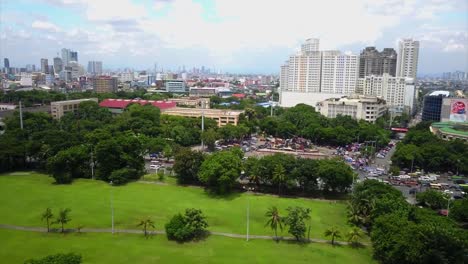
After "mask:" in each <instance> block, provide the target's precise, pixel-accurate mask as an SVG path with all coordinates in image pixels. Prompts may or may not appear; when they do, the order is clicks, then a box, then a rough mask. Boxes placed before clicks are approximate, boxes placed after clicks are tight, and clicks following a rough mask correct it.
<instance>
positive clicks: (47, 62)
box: [41, 59, 49, 74]
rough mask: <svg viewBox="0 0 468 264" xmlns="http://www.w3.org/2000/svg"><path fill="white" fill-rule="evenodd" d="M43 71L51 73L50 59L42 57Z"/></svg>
mask: <svg viewBox="0 0 468 264" xmlns="http://www.w3.org/2000/svg"><path fill="white" fill-rule="evenodd" d="M41 72H42V73H45V74H48V73H49V61H48V60H47V59H41Z"/></svg>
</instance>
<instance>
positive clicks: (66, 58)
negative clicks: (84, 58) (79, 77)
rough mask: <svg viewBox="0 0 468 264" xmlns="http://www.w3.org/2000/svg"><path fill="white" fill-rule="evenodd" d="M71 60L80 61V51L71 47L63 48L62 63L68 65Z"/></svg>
mask: <svg viewBox="0 0 468 264" xmlns="http://www.w3.org/2000/svg"><path fill="white" fill-rule="evenodd" d="M71 61H76V62H78V52H76V51H72V50H70V49H65V48H64V49H62V64H63V66H68V65H69V64H70V62H71Z"/></svg>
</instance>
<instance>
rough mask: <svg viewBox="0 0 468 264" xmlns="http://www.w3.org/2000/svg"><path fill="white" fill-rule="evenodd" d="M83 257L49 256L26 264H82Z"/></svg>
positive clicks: (31, 260)
mask: <svg viewBox="0 0 468 264" xmlns="http://www.w3.org/2000/svg"><path fill="white" fill-rule="evenodd" d="M81 261H82V258H81V255H78V254H75V253H67V254H62V253H60V254H55V255H49V256H47V257H44V258H41V259H29V260H26V261H25V262H24V264H80V263H81Z"/></svg>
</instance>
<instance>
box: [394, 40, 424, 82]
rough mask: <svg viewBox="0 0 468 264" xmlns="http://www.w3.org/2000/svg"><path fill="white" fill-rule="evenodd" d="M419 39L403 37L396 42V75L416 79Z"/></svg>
mask: <svg viewBox="0 0 468 264" xmlns="http://www.w3.org/2000/svg"><path fill="white" fill-rule="evenodd" d="M418 57H419V41H416V40H413V39H403V40H401V41H400V43H399V44H398V58H397V69H396V75H397V76H399V77H409V78H413V79H416V75H417V72H418Z"/></svg>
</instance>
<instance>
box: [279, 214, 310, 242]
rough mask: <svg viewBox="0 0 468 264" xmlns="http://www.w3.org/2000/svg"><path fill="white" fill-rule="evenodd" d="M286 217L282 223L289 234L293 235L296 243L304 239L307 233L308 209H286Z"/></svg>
mask: <svg viewBox="0 0 468 264" xmlns="http://www.w3.org/2000/svg"><path fill="white" fill-rule="evenodd" d="M286 210H287V211H288V215H287V216H286V218H285V219H284V223H285V224H286V225H287V226H288V232H289V234H291V235H293V236H294V237H295V238H296V240H297V241H302V240H303V239H304V238H305V233H306V231H307V226H306V221H307V220H309V219H310V209H309V208H303V207H299V206H295V207H288V208H287V209H286Z"/></svg>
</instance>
